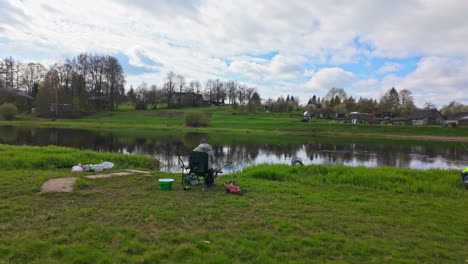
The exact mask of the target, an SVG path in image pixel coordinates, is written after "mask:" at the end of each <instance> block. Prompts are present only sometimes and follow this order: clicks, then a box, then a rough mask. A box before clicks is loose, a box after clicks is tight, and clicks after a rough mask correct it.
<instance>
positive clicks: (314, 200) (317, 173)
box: [0, 146, 468, 263]
mask: <svg viewBox="0 0 468 264" xmlns="http://www.w3.org/2000/svg"><path fill="white" fill-rule="evenodd" d="M12 148H13V149H12ZM17 148H18V147H5V146H1V148H0V155H1V157H2V160H3V158H4V157H7V156H12V155H13V156H15V153H23V154H24V155H16V157H13V158H8V159H10V160H12V159H13V160H17V161H18V160H20V158H19V157H21V156H22V157H24V166H21V162H17V163H15V164H16V165H14V166H13V167H15V169H11V167H10V168H8V169H6V170H5V169H3V167H2V170H1V171H0V211H1V214H0V227H1V232H0V263H464V262H465V260H466V259H468V255H467V252H468V235H467V234H468V228H467V225H466V219H467V217H468V215H467V212H468V204H467V203H466V201H467V199H468V192H467V190H466V189H465V188H464V187H463V185H462V182H461V180H460V175H459V172H458V171H443V170H429V171H419V170H409V169H394V168H378V169H368V168H362V167H357V168H350V167H343V166H335V167H333V166H306V167H291V166H285V165H268V166H267V165H264V166H258V167H251V168H247V169H245V170H244V171H243V172H240V173H237V174H232V175H223V176H220V179H219V180H218V185H217V186H215V187H214V188H210V189H207V190H206V191H204V192H202V191H201V189H200V188H198V186H197V187H195V188H193V189H192V190H191V191H183V190H182V189H181V187H180V185H179V184H178V182H176V183H175V185H174V188H173V190H172V191H162V190H159V188H158V182H157V179H158V178H161V177H172V178H176V179H179V178H178V177H179V176H180V175H173V174H166V173H162V172H152V176H151V177H148V176H142V175H135V176H122V177H115V178H107V179H96V180H91V179H85V178H83V177H82V176H79V177H80V178H79V180H78V181H77V184H76V186H75V190H74V191H73V192H72V193H50V194H41V195H40V194H38V191H39V189H40V186H41V184H42V183H43V182H44V181H45V180H47V179H49V178H57V177H69V176H72V175H75V176H76V174H72V173H71V172H69V169H50V168H49V167H48V166H43V168H44V169H33V168H32V167H31V162H30V161H29V159H30V158H29V157H30V156H27V155H26V153H28V152H35V154H34V155H31V156H35V157H37V158H40V157H41V156H42V158H47V157H51V156H53V154H52V155H51V153H50V152H52V153H54V152H56V151H58V150H61V151H62V154H61V155H57V156H55V158H54V159H53V160H59V161H57V162H56V164H68V162H69V161H68V160H65V161H64V160H61V157H66V158H71V159H75V158H76V159H80V161H81V162H85V161H83V160H84V159H86V160H90V162H91V160H93V161H94V160H101V159H111V158H112V157H111V156H106V155H107V154H104V155H103V154H98V153H94V154H91V153H88V154H89V155H88V156H73V155H76V154H74V152H73V150H71V149H65V148H57V149H55V148H51V149H49V148H20V149H17ZM8 149H9V150H8ZM8 151H10V152H9V154H8V155H5V154H6V153H8ZM101 155H102V156H101ZM117 156H125V155H115V156H114V160H113V161H115V162H118V161H121V162H122V164H121V166H123V167H122V168H124V167H133V168H144V167H145V166H146V165H144V164H146V162H142V160H145V159H146V158H145V157H139V156H130V157H132V158H129V157H128V156H126V157H125V158H123V157H122V158H120V159H119V158H117ZM50 159H52V158H50ZM73 161H75V162H76V160H73ZM116 164H118V163H116ZM80 175H85V174H80ZM224 180H226V181H230V180H235V181H236V182H237V183H238V184H239V185H240V186H241V187H242V188H243V189H244V190H245V191H246V193H245V194H244V195H243V196H235V195H229V194H226V193H225V192H224V187H223V186H222V185H221V184H219V183H220V182H221V181H224Z"/></svg>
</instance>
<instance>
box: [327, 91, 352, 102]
mask: <svg viewBox="0 0 468 264" xmlns="http://www.w3.org/2000/svg"><path fill="white" fill-rule="evenodd" d="M337 96H338V98H339V99H340V101H341V102H343V101H344V100H346V98H347V95H346V92H345V90H344V89H343V88H331V89H330V90H329V91H328V93H327V95H325V97H324V98H323V99H324V100H328V101H331V100H333V99H335V97H337Z"/></svg>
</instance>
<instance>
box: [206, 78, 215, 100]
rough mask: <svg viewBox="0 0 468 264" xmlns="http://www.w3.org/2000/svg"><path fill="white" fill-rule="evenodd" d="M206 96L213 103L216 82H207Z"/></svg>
mask: <svg viewBox="0 0 468 264" xmlns="http://www.w3.org/2000/svg"><path fill="white" fill-rule="evenodd" d="M205 95H206V96H208V100H209V101H210V102H211V101H213V96H214V80H211V79H210V80H208V81H206V85H205Z"/></svg>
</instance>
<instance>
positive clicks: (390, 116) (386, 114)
mask: <svg viewBox="0 0 468 264" xmlns="http://www.w3.org/2000/svg"><path fill="white" fill-rule="evenodd" d="M376 117H378V118H382V119H384V120H390V119H393V118H395V117H397V114H395V113H393V112H381V113H379V114H377V115H376Z"/></svg>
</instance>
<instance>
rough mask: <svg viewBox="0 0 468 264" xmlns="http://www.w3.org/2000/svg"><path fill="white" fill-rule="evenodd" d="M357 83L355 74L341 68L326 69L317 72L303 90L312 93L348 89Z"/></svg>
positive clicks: (304, 85)
mask: <svg viewBox="0 0 468 264" xmlns="http://www.w3.org/2000/svg"><path fill="white" fill-rule="evenodd" d="M355 81H356V77H355V76H354V74H353V73H351V72H348V71H345V70H343V69H341V68H338V67H335V68H324V69H321V70H319V71H317V72H316V73H315V74H314V75H313V76H312V78H311V79H310V80H309V81H308V82H306V83H305V84H303V86H302V88H303V89H305V90H307V91H310V92H314V93H317V92H321V93H326V91H328V90H330V89H331V88H344V89H345V88H347V87H349V86H350V85H352V84H353V83H354V82H355Z"/></svg>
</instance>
